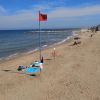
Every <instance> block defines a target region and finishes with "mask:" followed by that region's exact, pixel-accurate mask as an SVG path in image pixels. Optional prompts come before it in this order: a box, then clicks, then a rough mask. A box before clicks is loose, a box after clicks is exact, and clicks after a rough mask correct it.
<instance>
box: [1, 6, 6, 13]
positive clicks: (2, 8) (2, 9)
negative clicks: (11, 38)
mask: <svg viewBox="0 0 100 100" xmlns="http://www.w3.org/2000/svg"><path fill="white" fill-rule="evenodd" d="M6 12H7V11H6V9H5V8H4V7H3V6H1V5H0V15H1V14H4V13H6Z"/></svg>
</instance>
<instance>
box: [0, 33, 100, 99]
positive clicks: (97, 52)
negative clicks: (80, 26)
mask: <svg viewBox="0 0 100 100" xmlns="http://www.w3.org/2000/svg"><path fill="white" fill-rule="evenodd" d="M90 35H91V33H90V32H84V33H80V34H79V36H80V38H81V39H80V40H81V44H79V45H75V46H71V44H72V43H73V41H71V42H70V43H64V44H62V45H59V46H56V52H57V55H56V58H55V60H54V58H53V57H52V56H51V52H52V50H53V48H50V49H46V50H44V51H43V52H42V53H43V55H44V57H45V59H48V60H45V64H44V69H43V71H42V73H41V74H40V76H29V75H26V74H22V73H21V72H18V71H17V67H18V66H19V65H27V66H28V65H30V63H31V62H32V61H34V60H36V59H37V58H38V57H39V56H38V55H39V54H38V53H33V54H26V55H24V56H22V57H16V58H14V59H11V60H8V61H6V62H2V63H0V100H100V32H97V33H95V34H94V35H93V36H92V37H90ZM49 59H51V60H49Z"/></svg>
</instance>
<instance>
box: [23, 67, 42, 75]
mask: <svg viewBox="0 0 100 100" xmlns="http://www.w3.org/2000/svg"><path fill="white" fill-rule="evenodd" d="M40 71H41V68H38V67H29V68H26V69H25V70H23V72H25V73H27V74H34V73H38V72H40Z"/></svg>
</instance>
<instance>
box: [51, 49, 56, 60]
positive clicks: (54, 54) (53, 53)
mask: <svg viewBox="0 0 100 100" xmlns="http://www.w3.org/2000/svg"><path fill="white" fill-rule="evenodd" d="M55 50H56V49H55V48H53V52H52V56H53V57H54V59H55V57H56V51H55Z"/></svg>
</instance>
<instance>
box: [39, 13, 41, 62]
mask: <svg viewBox="0 0 100 100" xmlns="http://www.w3.org/2000/svg"><path fill="white" fill-rule="evenodd" d="M39 51H40V61H41V27H40V11H39Z"/></svg>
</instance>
